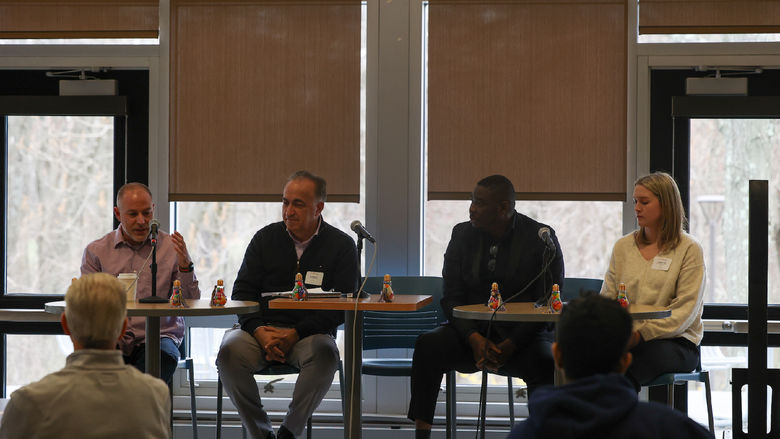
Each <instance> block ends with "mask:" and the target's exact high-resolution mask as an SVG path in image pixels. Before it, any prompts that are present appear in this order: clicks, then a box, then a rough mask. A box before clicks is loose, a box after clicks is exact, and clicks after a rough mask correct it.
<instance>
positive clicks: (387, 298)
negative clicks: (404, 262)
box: [379, 274, 395, 302]
mask: <svg viewBox="0 0 780 439" xmlns="http://www.w3.org/2000/svg"><path fill="white" fill-rule="evenodd" d="M392 285H393V281H392V280H390V275H389V274H386V275H385V279H384V281H383V282H382V294H380V295H379V301H380V302H392V301H393V298H394V297H395V296H394V294H393V286H392Z"/></svg>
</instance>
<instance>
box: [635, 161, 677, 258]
mask: <svg viewBox="0 0 780 439" xmlns="http://www.w3.org/2000/svg"><path fill="white" fill-rule="evenodd" d="M637 185H641V186H643V187H644V188H646V189H647V190H649V191H650V192H652V193H653V195H655V196H656V197H657V198H658V202H659V203H660V205H661V218H660V220H659V224H658V251H660V252H664V251H667V250H672V249H674V248H675V247H677V245H678V244H679V243H680V240H681V239H682V233H683V227H685V225H686V224H687V222H688V220H687V219H686V218H685V209H684V208H683V204H682V198H681V197H680V189H678V188H677V183H676V182H675V181H674V178H672V176H671V175H669V174H667V173H666V172H654V173H652V174H648V175H645V176H642V177H639V178H638V179H637V180H636V181H635V182H634V186H637ZM634 237H635V239H636V242H637V243H638V244H644V245H647V244H650V242H649V241H648V240H647V238H646V237H645V230H644V227H640V228H639V230H638V231H637V232H636V233H635V234H634Z"/></svg>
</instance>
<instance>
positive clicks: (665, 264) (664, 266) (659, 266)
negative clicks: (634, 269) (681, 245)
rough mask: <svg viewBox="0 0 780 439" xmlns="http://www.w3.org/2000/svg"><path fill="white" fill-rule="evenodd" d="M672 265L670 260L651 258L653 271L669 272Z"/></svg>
mask: <svg viewBox="0 0 780 439" xmlns="http://www.w3.org/2000/svg"><path fill="white" fill-rule="evenodd" d="M671 265H672V258H661V257H658V256H656V257H655V258H653V266H652V267H651V268H652V269H653V270H661V271H669V267H670V266H671Z"/></svg>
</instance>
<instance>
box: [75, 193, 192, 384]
mask: <svg viewBox="0 0 780 439" xmlns="http://www.w3.org/2000/svg"><path fill="white" fill-rule="evenodd" d="M114 215H115V216H116V219H117V220H118V221H119V222H120V225H119V227H118V228H117V229H116V230H113V231H111V232H108V233H107V234H106V235H105V236H103V237H102V238H100V239H98V240H96V241H93V242H92V243H90V244H89V245H88V246H87V248H86V249H85V250H84V257H83V258H82V260H81V274H82V275H84V274H87V273H94V272H105V273H110V274H112V275H114V276H116V275H118V274H119V273H137V274H138V282H137V286H136V288H137V294H136V297H137V298H142V297H148V296H151V294H152V293H151V291H152V287H151V284H152V279H151V278H152V275H151V272H150V270H149V264H150V263H151V258H150V254H151V251H152V244H151V241H150V239H149V222H150V221H151V220H152V218H153V216H154V203H153V202H152V193H151V191H150V190H149V188H148V187H146V185H144V184H142V183H128V184H126V185H124V186H122V187H121V188H120V189H119V192H118V193H117V197H116V207H114ZM177 279H178V280H179V281H181V286H182V295H183V296H184V297H185V298H187V299H199V298H200V289H199V288H198V280H197V279H196V278H195V272H194V271H193V264H192V259H190V256H189V253H188V252H187V245H186V244H185V243H184V238H183V237H182V236H181V234H180V233H179V232H173V234H170V235H169V234H167V233H165V232H162V231H160V232H159V234H158V236H157V295H158V296H162V297H170V295H171V290H172V287H173V281H174V280H177ZM145 335H146V326H145V319H144V318H143V317H130V318H129V324H128V327H127V331H126V332H125V334H124V337H122V339H121V340H120V343H119V347H120V348H121V349H122V353H123V355H124V360H125V363H127V364H132V365H134V366H135V367H137V368H138V369H139V370H141V371H144V369H145V359H146V355H145V354H146V352H145V344H144V336H145ZM160 335H161V339H160V349H161V350H162V356H161V362H160V367H161V373H160V378H162V379H163V380H165V381H166V382H170V381H171V377H172V376H173V372H174V371H176V363H177V362H178V360H179V347H178V346H179V344H180V343H181V340H182V338H183V337H184V319H183V318H181V317H162V318H160Z"/></svg>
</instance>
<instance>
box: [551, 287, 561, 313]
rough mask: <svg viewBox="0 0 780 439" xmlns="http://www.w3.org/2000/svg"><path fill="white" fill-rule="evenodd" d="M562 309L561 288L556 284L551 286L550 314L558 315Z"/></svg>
mask: <svg viewBox="0 0 780 439" xmlns="http://www.w3.org/2000/svg"><path fill="white" fill-rule="evenodd" d="M561 309H563V302H561V287H559V286H558V284H553V286H552V295H551V296H550V312H552V313H558V312H561Z"/></svg>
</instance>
